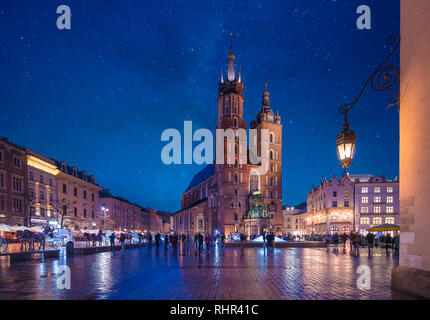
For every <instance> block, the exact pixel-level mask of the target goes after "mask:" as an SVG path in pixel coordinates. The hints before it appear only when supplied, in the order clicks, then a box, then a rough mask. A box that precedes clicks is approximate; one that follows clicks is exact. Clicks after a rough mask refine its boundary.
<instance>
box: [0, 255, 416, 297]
mask: <svg viewBox="0 0 430 320" xmlns="http://www.w3.org/2000/svg"><path fill="white" fill-rule="evenodd" d="M63 252H64V251H63ZM65 264H66V265H67V266H68V267H69V268H70V271H71V288H70V289H58V288H57V279H59V277H60V276H61V275H62V270H61V266H62V265H65ZM397 264H398V256H396V255H395V254H393V253H392V252H391V251H389V252H388V254H387V253H386V251H385V250H384V249H374V250H373V253H372V254H371V255H368V253H367V250H365V249H363V250H361V255H360V256H358V257H356V256H352V255H350V254H349V253H347V252H344V251H342V250H339V251H336V250H334V248H329V249H325V248H319V249H317V248H282V249H281V248H275V249H273V250H272V251H268V250H267V249H263V248H220V247H216V248H212V249H211V250H210V251H203V252H202V253H200V254H197V253H196V251H195V250H193V249H189V250H180V249H178V250H177V251H175V250H173V249H172V248H169V250H168V251H167V252H166V251H165V250H164V248H159V249H157V248H155V247H152V248H151V249H150V248H147V247H144V248H137V249H129V250H125V251H115V252H104V253H97V254H93V255H88V256H75V257H67V256H66V255H64V254H61V255H60V258H59V259H53V260H46V261H44V262H43V261H34V260H33V261H25V262H13V263H11V262H8V261H5V260H4V259H3V260H2V261H0V299H186V300H188V299H190V300H191V299H252V300H262V299H276V300H279V299H354V300H355V299H408V298H413V297H411V296H407V295H405V294H402V293H398V292H394V291H392V290H391V285H390V282H391V270H392V269H393V268H394V267H395V266H397ZM362 265H364V266H369V267H370V271H371V274H370V280H371V282H370V285H371V286H370V289H369V290H360V289H358V288H357V279H358V277H359V276H360V274H359V273H357V268H358V267H359V266H362Z"/></svg>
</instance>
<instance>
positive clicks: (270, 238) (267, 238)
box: [263, 232, 275, 248]
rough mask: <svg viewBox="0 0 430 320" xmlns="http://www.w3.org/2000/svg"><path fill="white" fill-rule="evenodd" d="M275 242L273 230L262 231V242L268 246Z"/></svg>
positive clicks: (270, 246)
mask: <svg viewBox="0 0 430 320" xmlns="http://www.w3.org/2000/svg"><path fill="white" fill-rule="evenodd" d="M274 242H275V234H274V233H273V232H269V233H267V234H266V233H265V232H263V243H264V244H266V243H267V247H268V248H273V243H274Z"/></svg>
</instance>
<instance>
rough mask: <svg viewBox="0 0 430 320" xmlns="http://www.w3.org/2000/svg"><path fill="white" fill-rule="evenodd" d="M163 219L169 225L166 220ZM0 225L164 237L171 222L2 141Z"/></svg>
mask: <svg viewBox="0 0 430 320" xmlns="http://www.w3.org/2000/svg"><path fill="white" fill-rule="evenodd" d="M163 219H164V220H163ZM0 223H5V224H8V225H25V226H34V225H42V226H44V225H47V224H50V225H53V226H60V227H64V228H68V229H75V230H82V229H85V230H86V229H100V228H102V229H113V230H118V231H152V232H164V231H165V230H166V229H168V228H169V224H168V223H167V222H166V219H165V218H163V217H162V216H160V215H158V214H157V212H150V211H149V210H147V209H145V208H142V207H141V206H139V205H137V204H133V203H130V202H129V201H128V200H126V199H123V198H119V197H115V196H113V195H111V194H110V193H109V191H108V190H105V189H103V188H102V187H101V186H99V185H98V184H96V181H95V177H94V175H89V174H87V172H86V171H85V170H79V169H78V168H77V167H75V166H70V165H68V164H67V163H66V162H65V161H57V160H54V159H51V158H48V157H45V156H43V155H41V154H38V153H37V152H35V151H33V150H30V149H28V148H24V147H20V146H18V145H16V144H13V143H11V142H9V141H8V140H7V139H6V138H0Z"/></svg>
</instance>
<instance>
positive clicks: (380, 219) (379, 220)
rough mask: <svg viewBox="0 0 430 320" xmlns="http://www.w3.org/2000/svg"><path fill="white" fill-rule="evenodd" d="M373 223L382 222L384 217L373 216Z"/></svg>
mask: <svg viewBox="0 0 430 320" xmlns="http://www.w3.org/2000/svg"><path fill="white" fill-rule="evenodd" d="M373 224H382V218H373Z"/></svg>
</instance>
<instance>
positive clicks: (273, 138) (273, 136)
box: [270, 132, 275, 143]
mask: <svg viewBox="0 0 430 320" xmlns="http://www.w3.org/2000/svg"><path fill="white" fill-rule="evenodd" d="M270 142H271V143H274V142H275V134H274V133H273V132H270Z"/></svg>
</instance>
